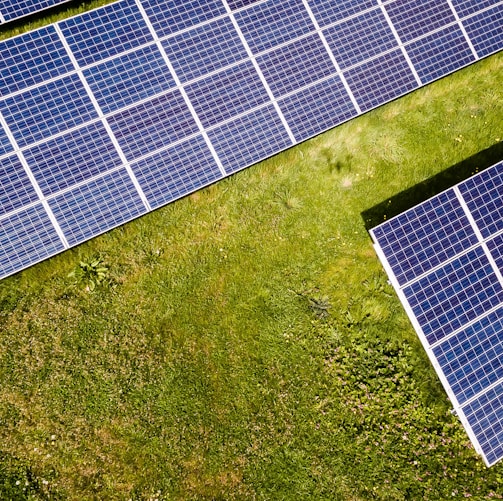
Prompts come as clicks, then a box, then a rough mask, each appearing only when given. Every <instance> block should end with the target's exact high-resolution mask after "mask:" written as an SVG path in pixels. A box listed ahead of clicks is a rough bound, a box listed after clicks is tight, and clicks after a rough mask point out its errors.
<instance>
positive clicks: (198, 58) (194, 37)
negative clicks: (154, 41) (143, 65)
mask: <svg viewBox="0 0 503 501" xmlns="http://www.w3.org/2000/svg"><path fill="white" fill-rule="evenodd" d="M163 47H164V50H165V51H166V54H167V55H168V57H169V60H170V62H171V64H172V65H173V68H174V69H175V72H176V74H177V76H178V78H179V79H180V81H181V82H182V83H185V82H187V81H189V80H193V79H194V78H197V77H200V76H201V75H206V74H207V73H211V72H212V71H216V70H219V69H221V68H223V67H224V66H228V65H230V64H233V63H236V62H238V61H240V60H242V59H246V58H247V57H248V54H247V53H246V49H245V47H244V45H243V43H242V42H241V39H240V38H239V35H238V33H237V31H236V29H235V28H234V26H233V24H232V22H231V21H230V19H228V18H224V19H218V20H216V21H213V22H212V23H209V24H206V25H204V26H199V27H196V28H193V29H191V30H190V31H185V32H183V33H180V34H179V35H176V36H174V37H172V38H170V39H169V40H166V41H164V42H163Z"/></svg>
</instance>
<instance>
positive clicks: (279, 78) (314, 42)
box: [257, 34, 334, 97]
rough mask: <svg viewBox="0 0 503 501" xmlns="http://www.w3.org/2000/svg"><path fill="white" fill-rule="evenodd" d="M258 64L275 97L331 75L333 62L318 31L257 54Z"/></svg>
mask: <svg viewBox="0 0 503 501" xmlns="http://www.w3.org/2000/svg"><path fill="white" fill-rule="evenodd" d="M257 63H258V65H259V66H260V69H261V70H262V73H263V75H264V77H265V79H266V81H267V84H268V85H269V88H270V89H271V91H272V93H273V95H274V96H275V97H280V96H283V95H285V94H288V93H289V92H293V91H295V90H298V89H300V88H301V87H305V86H306V85H309V84H311V83H314V82H316V81H318V80H321V79H323V78H325V77H328V76H330V75H331V74H332V73H333V72H334V65H333V63H332V61H331V59H330V56H329V55H328V52H327V51H326V49H325V47H324V46H323V43H322V41H321V39H320V37H319V36H318V34H315V35H311V36H309V37H307V38H302V39H300V40H297V41H296V42H292V43H290V44H288V45H284V46H282V47H279V48H277V49H274V50H273V51H271V52H268V53H267V54H264V55H262V56H259V57H257Z"/></svg>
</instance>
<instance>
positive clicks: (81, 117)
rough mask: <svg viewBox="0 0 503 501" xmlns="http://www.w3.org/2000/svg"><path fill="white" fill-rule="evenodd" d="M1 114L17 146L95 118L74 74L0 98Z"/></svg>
mask: <svg viewBox="0 0 503 501" xmlns="http://www.w3.org/2000/svg"><path fill="white" fill-rule="evenodd" d="M0 113H2V115H3V117H4V118H5V121H6V122H7V124H8V126H9V128H10V130H11V131H12V134H13V136H14V138H15V140H16V142H17V144H18V146H19V147H20V148H22V147H24V146H27V145H29V144H31V143H34V142H36V141H40V140H42V139H46V138H48V137H50V136H52V135H54V134H57V133H59V132H63V131H65V130H68V129H70V128H72V127H76V126H78V125H80V124H83V123H85V122H88V121H91V120H93V119H95V118H97V117H98V115H97V113H96V110H95V109H94V106H93V104H92V102H91V100H90V99H89V96H88V95H87V92H86V90H85V88H84V86H83V85H82V82H81V81H80V79H79V77H78V75H76V74H72V75H68V76H66V77H63V78H61V79H59V80H55V81H50V82H49V83H47V84H44V85H41V86H39V87H34V88H32V89H30V90H27V91H24V92H23V93H21V94H17V95H15V96H13V97H8V98H6V99H5V100H0Z"/></svg>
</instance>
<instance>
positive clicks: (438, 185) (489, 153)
mask: <svg viewBox="0 0 503 501" xmlns="http://www.w3.org/2000/svg"><path fill="white" fill-rule="evenodd" d="M502 159H503V142H500V143H497V144H495V145H493V146H490V147H489V148H486V149H485V150H482V151H480V152H478V153H476V154H475V155H472V156H471V157H468V158H467V159H465V160H462V161H461V162H459V163H457V164H455V165H453V166H451V167H448V168H447V169H445V170H444V171H442V172H440V173H438V174H436V175H435V176H433V177H430V178H428V179H426V180H425V181H422V182H421V183H418V184H416V185H414V186H412V187H411V188H407V189H406V190H404V191H401V192H400V193H397V194H396V195H394V196H392V197H391V198H387V199H386V200H384V201H382V202H380V203H378V204H377V205H374V206H373V207H370V208H369V209H366V210H364V211H363V212H362V213H361V216H362V219H363V222H364V224H365V228H366V229H367V230H370V229H371V228H373V227H374V226H377V225H378V224H381V223H382V222H384V221H386V220H388V219H390V218H392V217H394V216H397V215H398V214H401V213H402V212H404V211H406V210H407V209H410V208H411V207H414V206H415V205H418V204H420V203H421V202H424V201H425V200H427V199H428V198H431V197H433V196H435V195H437V194H438V193H440V192H442V191H444V190H447V189H448V188H450V187H451V186H454V185H455V184H458V183H461V182H462V181H464V180H465V179H468V178H469V177H471V176H473V175H474V174H476V173H477V172H481V171H483V170H484V169H487V168H488V167H491V165H494V164H496V163H498V162H499V161H501V160H502Z"/></svg>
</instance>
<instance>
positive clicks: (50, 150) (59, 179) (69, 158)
mask: <svg viewBox="0 0 503 501" xmlns="http://www.w3.org/2000/svg"><path fill="white" fill-rule="evenodd" d="M24 156H25V158H26V161H27V163H28V166H29V167H30V169H31V171H32V172H33V175H34V176H35V179H36V181H37V183H38V185H39V187H40V189H41V190H42V192H43V193H44V195H45V196H50V195H52V194H55V193H57V192H59V191H61V190H64V189H66V188H69V187H71V186H73V185H75V184H77V183H80V182H82V181H85V180H86V179H89V178H91V177H94V176H97V175H99V174H101V173H103V172H106V171H107V170H110V169H112V168H114V167H118V166H119V165H121V160H120V158H119V155H118V153H117V151H116V150H115V148H114V145H113V144H112V141H111V140H110V138H109V137H108V134H107V133H106V130H105V128H104V126H103V124H102V123H101V122H97V123H93V124H90V125H88V126H85V127H82V128H80V129H77V130H73V131H71V132H69V133H68V134H65V135H63V136H59V137H56V138H54V139H51V140H49V141H47V142H45V143H42V144H39V145H37V146H33V147H32V148H30V149H27V150H25V151H24Z"/></svg>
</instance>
